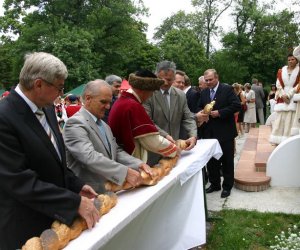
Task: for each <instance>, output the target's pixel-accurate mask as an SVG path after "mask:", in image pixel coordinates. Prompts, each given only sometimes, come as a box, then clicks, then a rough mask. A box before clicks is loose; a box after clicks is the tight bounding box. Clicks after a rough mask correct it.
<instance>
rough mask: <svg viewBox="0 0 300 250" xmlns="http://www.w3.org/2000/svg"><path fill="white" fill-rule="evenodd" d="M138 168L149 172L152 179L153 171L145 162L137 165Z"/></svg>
mask: <svg viewBox="0 0 300 250" xmlns="http://www.w3.org/2000/svg"><path fill="white" fill-rule="evenodd" d="M139 169H140V170H144V171H145V172H146V173H147V174H149V175H150V176H151V178H152V179H153V177H154V176H153V172H152V170H151V167H150V166H149V165H148V164H146V163H142V164H141V165H140V166H139Z"/></svg>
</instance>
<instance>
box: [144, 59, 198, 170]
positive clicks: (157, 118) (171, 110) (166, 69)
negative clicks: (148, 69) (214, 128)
mask: <svg viewBox="0 0 300 250" xmlns="http://www.w3.org/2000/svg"><path fill="white" fill-rule="evenodd" d="M175 72H176V65H175V63H174V62H170V61H162V62H160V63H158V64H157V67H156V72H155V73H156V75H157V77H158V78H160V79H163V80H164V81H165V83H164V84H163V85H161V87H160V89H159V90H156V91H155V92H154V93H153V96H152V97H151V98H149V99H148V100H147V101H146V102H145V103H144V107H145V110H146V112H147V113H148V115H149V116H150V118H151V119H152V120H153V122H154V124H155V125H156V127H157V128H158V131H159V133H160V135H161V136H163V137H165V138H166V139H168V140H170V141H172V142H175V140H178V139H183V138H180V135H179V133H180V129H183V130H185V131H186V133H187V135H188V136H187V138H188V139H187V140H186V143H187V145H188V148H187V149H186V150H190V149H192V148H193V147H194V146H195V144H196V142H197V126H196V122H195V120H194V117H193V114H192V113H191V111H190V110H189V107H188V105H187V99H186V95H185V93H184V92H183V91H182V90H180V89H177V88H174V87H173V86H172V84H173V82H174V79H175ZM159 158H160V156H159V155H157V154H149V158H148V159H149V160H148V163H149V164H150V166H151V165H154V164H156V163H157V162H158V161H159Z"/></svg>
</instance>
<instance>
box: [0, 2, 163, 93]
mask: <svg viewBox="0 0 300 250" xmlns="http://www.w3.org/2000/svg"><path fill="white" fill-rule="evenodd" d="M135 2H137V1H135ZM4 7H5V14H4V16H3V17H1V18H0V23H1V30H0V31H1V32H2V33H4V34H6V35H5V36H3V37H2V43H3V46H4V45H5V44H6V43H8V42H10V43H11V44H12V46H11V52H10V53H7V54H6V55H4V56H3V58H8V57H10V56H12V55H13V58H14V59H13V60H12V61H10V63H12V64H11V76H10V79H8V80H10V81H15V80H16V79H17V77H16V76H17V72H19V70H20V67H21V65H22V64H23V63H22V62H23V57H24V54H26V53H27V52H33V51H45V52H49V53H53V54H54V55H55V56H57V57H59V58H60V59H61V60H62V61H64V62H65V64H66V65H67V67H68V71H69V77H68V79H67V81H66V88H67V89H70V88H73V87H75V86H77V85H79V84H82V83H85V82H87V81H89V80H91V79H95V78H104V77H105V76H106V75H107V74H112V73H113V74H118V75H120V76H124V77H125V76H126V75H127V74H128V73H131V72H128V69H130V70H132V71H134V70H136V69H137V68H140V67H144V66H149V65H151V66H152V67H153V65H155V63H156V61H150V59H151V60H157V58H158V55H159V52H158V49H155V48H153V46H152V45H151V44H149V42H148V41H147V39H146V36H145V34H144V31H145V27H146V26H145V24H144V23H142V22H141V21H139V19H138V17H139V15H142V14H145V13H146V12H145V8H144V6H143V3H142V2H141V3H139V4H135V5H134V4H133V3H132V2H131V1H128V0H127V1H119V0H101V1H99V0H97V1H96V0H90V1H86V0H76V1H48V0H25V1H22V0H6V1H5V4H4ZM146 48H147V49H146ZM151 53H153V54H151ZM141 58H148V61H147V62H145V61H142V60H141ZM0 73H1V75H2V72H0Z"/></svg>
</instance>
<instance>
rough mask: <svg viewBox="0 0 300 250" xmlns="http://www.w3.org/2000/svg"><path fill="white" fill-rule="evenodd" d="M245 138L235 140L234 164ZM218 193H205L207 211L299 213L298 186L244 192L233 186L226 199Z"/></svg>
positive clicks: (299, 189) (299, 196)
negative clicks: (237, 210)
mask: <svg viewBox="0 0 300 250" xmlns="http://www.w3.org/2000/svg"><path fill="white" fill-rule="evenodd" d="M246 138H247V134H245V135H244V136H241V137H239V138H237V140H236V146H237V153H236V156H235V164H236V163H237V162H238V160H239V158H240V152H241V151H242V149H243V146H244V143H245V139H246ZM283 167H284V166H283ZM299 181H300V176H299ZM220 195H221V191H219V192H213V193H210V194H207V195H206V199H207V208H208V210H209V211H220V210H222V209H223V208H228V209H247V210H257V211H259V212H282V213H287V214H300V188H278V187H270V188H268V189H267V190H265V191H261V192H245V191H242V190H239V189H236V188H233V189H232V191H231V195H230V196H229V197H227V198H226V199H222V198H220Z"/></svg>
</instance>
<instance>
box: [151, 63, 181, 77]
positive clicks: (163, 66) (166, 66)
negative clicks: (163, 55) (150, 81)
mask: <svg viewBox="0 0 300 250" xmlns="http://www.w3.org/2000/svg"><path fill="white" fill-rule="evenodd" d="M169 70H172V71H173V72H174V74H175V73H176V64H175V63H174V62H171V61H162V62H159V63H158V64H157V65H156V70H155V74H158V73H159V72H160V71H164V72H168V71H169Z"/></svg>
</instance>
